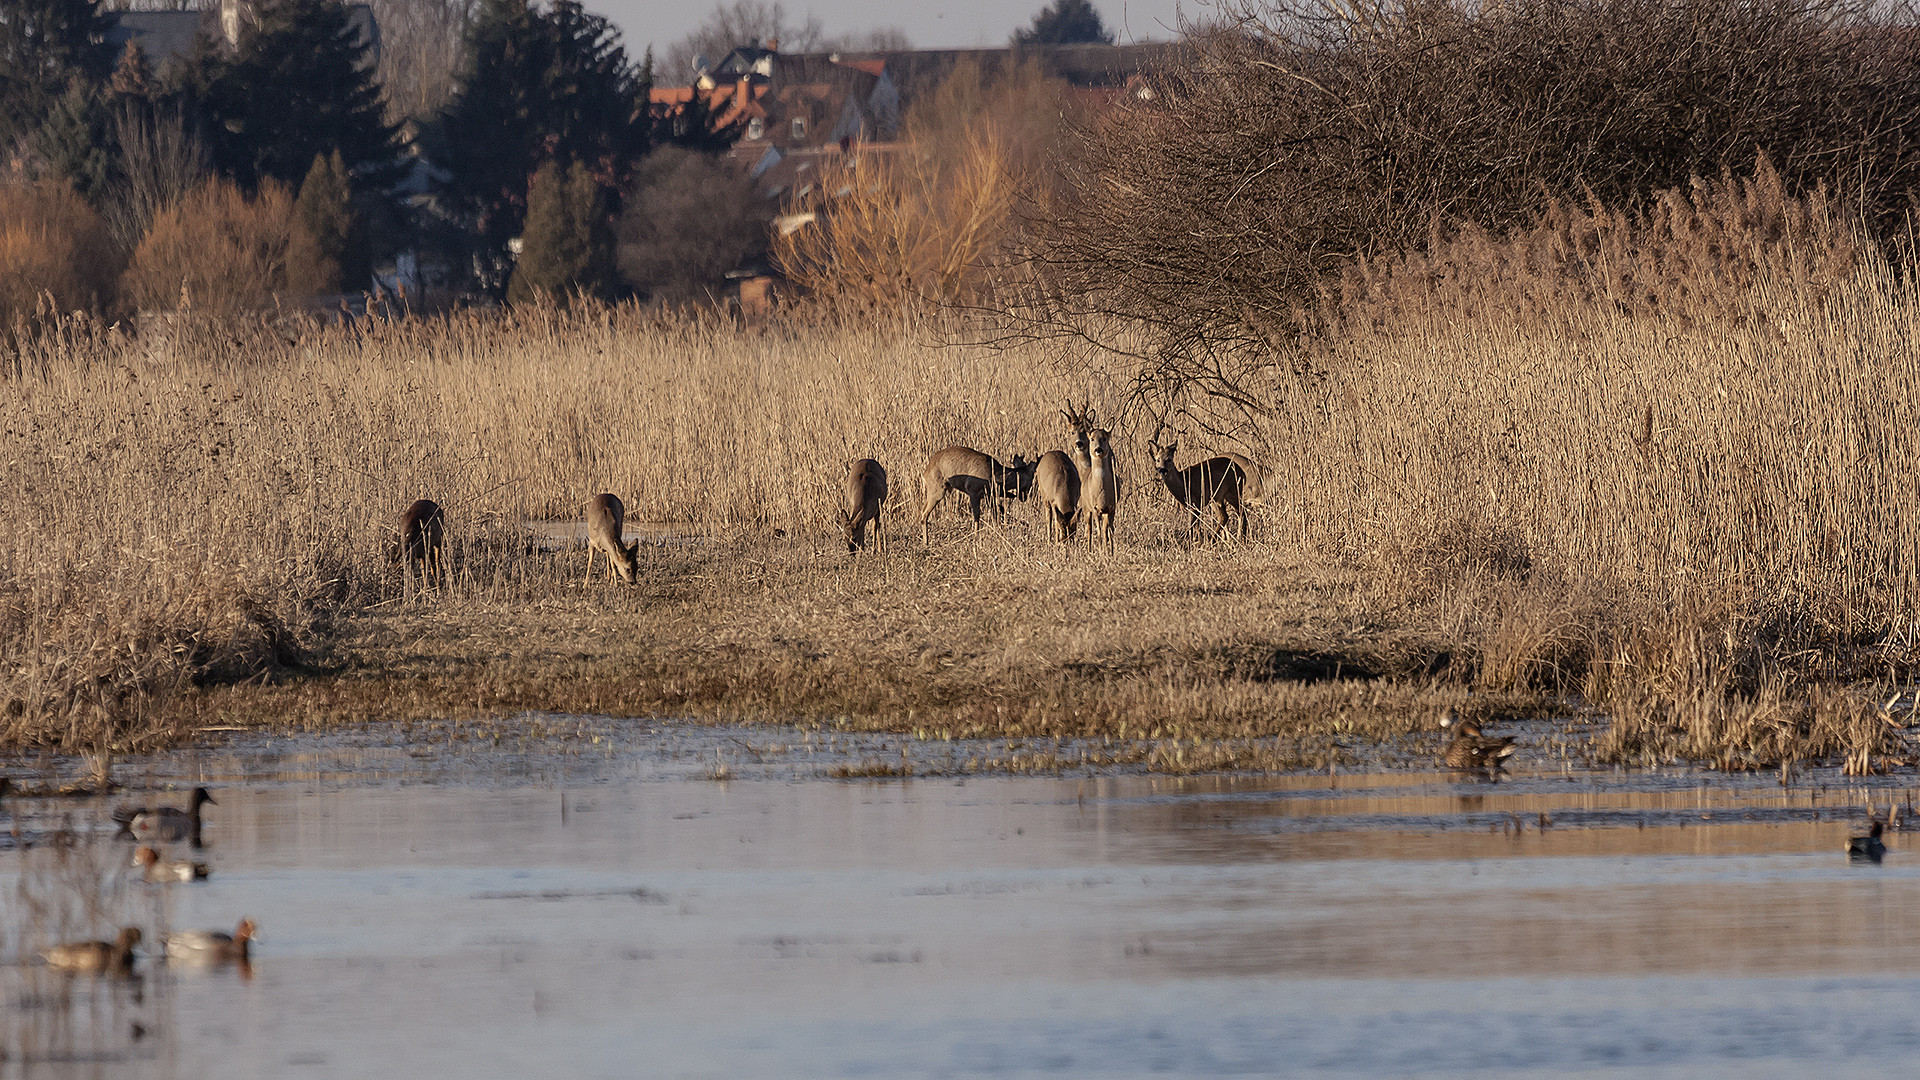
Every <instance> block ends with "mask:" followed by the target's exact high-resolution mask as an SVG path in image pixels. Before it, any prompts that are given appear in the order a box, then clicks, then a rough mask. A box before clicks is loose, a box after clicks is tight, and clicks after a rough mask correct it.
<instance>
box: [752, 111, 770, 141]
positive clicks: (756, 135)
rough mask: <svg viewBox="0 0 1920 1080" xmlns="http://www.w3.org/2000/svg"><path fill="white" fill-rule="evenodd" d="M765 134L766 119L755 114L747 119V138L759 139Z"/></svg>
mask: <svg viewBox="0 0 1920 1080" xmlns="http://www.w3.org/2000/svg"><path fill="white" fill-rule="evenodd" d="M766 134H767V124H766V121H764V120H762V119H760V118H759V117H757V116H756V117H754V118H753V119H751V120H748V121H747V138H749V139H760V138H764V137H766Z"/></svg>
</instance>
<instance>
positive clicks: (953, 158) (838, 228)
mask: <svg viewBox="0 0 1920 1080" xmlns="http://www.w3.org/2000/svg"><path fill="white" fill-rule="evenodd" d="M1064 97H1065V84H1064V83H1062V82H1060V81H1059V80H1056V79H1050V78H1048V77H1047V76H1046V75H1044V74H1043V73H1042V72H1041V70H1040V68H1039V66H1038V65H1037V64H1034V63H1027V64H1024V65H1021V66H1019V67H1017V68H1015V69H1013V70H1012V71H1010V72H1008V73H1006V74H1005V75H1004V76H1001V77H996V78H989V77H988V76H986V75H984V74H983V73H982V72H981V70H980V68H979V66H978V65H976V64H972V63H965V64H961V65H960V66H959V67H958V68H956V69H955V70H954V71H953V72H952V73H951V74H949V75H948V76H947V78H946V79H945V80H944V81H943V82H942V83H941V84H940V85H939V86H938V87H937V88H935V89H934V91H933V92H932V93H930V94H928V95H926V96H925V97H924V98H922V99H921V100H919V101H916V102H915V104H914V106H913V108H912V109H910V110H909V111H908V113H907V116H906V121H905V132H904V137H903V139H902V140H901V142H900V143H899V144H897V145H895V146H892V147H884V148H880V149H874V150H868V151H865V152H862V153H860V154H855V155H851V156H847V157H835V158H828V159H826V160H825V161H824V163H823V164H822V165H821V167H820V170H819V175H818V176H817V177H816V178H814V179H812V180H811V181H810V182H809V183H807V184H805V185H802V186H801V189H799V190H796V191H795V193H794V194H793V195H792V196H791V197H790V198H789V199H788V201H787V205H786V213H785V222H786V225H785V227H783V228H782V229H781V230H779V231H777V232H776V234H775V235H774V237H773V240H772V250H771V254H772V258H773V261H774V262H775V263H776V264H777V265H778V266H779V267H780V269H781V271H782V272H783V273H784V274H786V276H787V277H788V278H789V279H790V280H791V281H792V282H793V283H794V284H795V285H797V286H799V287H800V288H802V289H804V290H806V291H807V292H808V293H810V294H811V295H812V296H813V297H814V298H815V299H816V300H817V301H819V302H821V303H823V304H826V305H829V306H841V307H847V306H851V307H856V308H870V309H876V310H879V311H889V312H890V311H897V310H899V309H900V308H902V307H903V306H905V305H910V304H924V303H932V304H936V305H959V306H963V307H975V306H980V305H984V304H989V303H991V302H993V301H994V299H995V298H996V296H997V295H998V294H999V292H1001V291H1002V290H1003V289H1004V287H1005V285H1006V284H1007V281H1006V274H1007V273H1008V265H1009V263H1010V261H1011V259H1010V256H1011V254H1012V252H1013V245H1014V244H1015V243H1016V241H1017V239H1018V235H1019V233H1018V224H1019V222H1018V219H1017V217H1016V215H1015V213H1014V210H1015V207H1016V206H1017V205H1018V203H1019V202H1020V200H1021V199H1023V198H1031V197H1033V195H1034V193H1035V192H1037V191H1040V190H1044V189H1045V188H1046V187H1047V186H1048V181H1047V177H1048V175H1049V174H1048V170H1047V165H1046V162H1047V159H1048V156H1049V155H1050V154H1051V153H1053V152H1054V151H1055V150H1057V149H1058V145H1059V142H1060V140H1061V138H1062V136H1063V121H1062V110H1063V108H1064V107H1065V104H1064Z"/></svg>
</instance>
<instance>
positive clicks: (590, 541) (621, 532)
mask: <svg viewBox="0 0 1920 1080" xmlns="http://www.w3.org/2000/svg"><path fill="white" fill-rule="evenodd" d="M626 528H627V508H626V506H625V505H623V504H622V503H621V502H620V496H618V495H609V494H606V493H604V492H602V493H601V494H599V495H595V496H594V497H593V498H591V499H588V500H587V576H586V577H585V578H582V579H581V581H582V583H583V584H584V583H586V582H590V581H592V580H593V553H594V552H595V551H596V550H597V551H604V552H606V553H607V577H609V578H611V577H613V575H614V573H615V572H616V571H617V572H618V573H619V574H620V580H621V581H629V582H630V581H632V580H633V579H634V574H635V573H636V572H637V571H638V569H639V553H640V541H638V540H635V541H634V542H633V543H631V544H624V543H621V541H622V540H624V539H625V538H626Z"/></svg>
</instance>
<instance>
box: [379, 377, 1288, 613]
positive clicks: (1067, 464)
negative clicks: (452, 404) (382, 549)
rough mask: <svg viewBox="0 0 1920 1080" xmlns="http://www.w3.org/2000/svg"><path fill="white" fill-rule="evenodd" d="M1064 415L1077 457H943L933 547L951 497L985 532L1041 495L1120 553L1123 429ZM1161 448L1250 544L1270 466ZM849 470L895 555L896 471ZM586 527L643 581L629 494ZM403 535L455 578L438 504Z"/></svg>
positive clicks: (869, 530) (1169, 484)
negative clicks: (892, 501) (888, 524)
mask: <svg viewBox="0 0 1920 1080" xmlns="http://www.w3.org/2000/svg"><path fill="white" fill-rule="evenodd" d="M1062 415H1064V416H1065V417H1066V419H1067V422H1068V423H1069V424H1071V425H1072V426H1073V429H1074V443H1073V450H1072V451H1071V453H1069V452H1068V451H1065V450H1049V451H1047V452H1046V453H1044V454H1041V455H1040V457H1039V458H1038V460H1035V461H1028V460H1027V459H1026V457H1025V456H1024V455H1015V456H1014V458H1013V460H1012V462H1011V463H1009V464H1005V465H1003V464H1001V463H1000V462H999V461H998V460H996V459H994V458H993V457H992V456H991V455H988V454H984V453H982V452H980V451H978V450H975V449H973V448H972V447H969V446H949V447H946V448H945V449H942V450H936V451H934V453H933V455H932V456H931V457H929V458H928V459H927V466H926V468H925V469H924V470H923V471H922V472H921V474H920V494H921V504H920V538H921V542H922V543H923V544H924V543H930V542H931V531H930V526H931V522H932V520H933V514H934V511H936V510H938V509H939V507H940V503H941V502H942V501H944V500H945V498H946V496H947V495H948V494H949V493H954V494H956V495H958V496H959V497H961V498H963V499H965V500H966V502H967V508H968V510H970V511H971V512H972V515H973V522H974V527H975V528H979V527H980V524H981V521H980V503H981V501H982V500H986V499H991V500H992V504H991V505H992V508H993V511H994V515H995V516H996V517H999V516H1001V514H1002V512H1003V511H1002V510H1001V503H1002V501H1003V500H1006V499H1014V500H1019V501H1025V500H1026V499H1028V498H1029V497H1033V498H1035V499H1036V500H1037V501H1038V502H1039V503H1040V506H1041V511H1042V513H1043V514H1044V515H1045V517H1046V522H1047V542H1048V543H1052V542H1053V541H1054V539H1055V538H1056V537H1057V538H1058V539H1059V541H1060V542H1061V543H1062V544H1069V543H1071V542H1072V540H1073V534H1074V530H1075V528H1076V527H1079V526H1084V527H1085V528H1084V533H1085V535H1086V538H1087V544H1088V546H1089V547H1101V546H1104V547H1105V548H1107V549H1108V550H1109V551H1111V550H1112V549H1113V525H1114V516H1115V514H1116V513H1117V512H1118V510H1119V506H1120V494H1121V484H1120V474H1119V470H1118V469H1117V468H1116V467H1115V463H1114V453H1113V430H1112V428H1111V426H1108V427H1104V428H1103V427H1097V426H1095V425H1096V424H1097V422H1098V421H1097V417H1096V416H1095V415H1094V412H1093V410H1092V408H1091V407H1090V406H1089V407H1083V408H1080V409H1074V408H1071V407H1069V408H1068V409H1066V410H1063V413H1062ZM1163 430H1164V429H1163ZM1151 448H1152V451H1153V457H1154V461H1155V464H1156V469H1157V471H1158V473H1159V476H1160V481H1161V483H1162V484H1164V485H1165V486H1166V489H1167V493H1168V494H1170V495H1172V496H1173V499H1174V501H1175V502H1177V503H1179V504H1180V506H1181V507H1182V508H1183V509H1184V510H1185V511H1186V517H1187V532H1188V534H1189V535H1191V533H1192V530H1193V529H1194V528H1195V527H1196V526H1198V525H1200V524H1201V523H1202V521H1203V519H1204V515H1205V514H1206V512H1207V511H1208V510H1209V509H1211V510H1212V513H1213V518H1214V532H1215V533H1216V534H1224V533H1225V532H1226V529H1227V525H1228V519H1229V515H1230V514H1237V515H1239V519H1240V520H1239V536H1240V537H1241V538H1242V539H1244V538H1245V537H1246V536H1247V510H1246V508H1247V507H1249V506H1259V505H1261V504H1262V502H1263V499H1264V495H1265V488H1266V472H1265V470H1264V469H1262V468H1261V467H1260V466H1258V465H1256V464H1255V463H1254V462H1252V461H1250V460H1249V459H1247V458H1246V457H1243V456H1242V455H1239V454H1231V453H1229V454H1222V455H1220V456H1218V457H1211V458H1207V459H1206V460H1204V461H1201V462H1198V463H1196V464H1193V465H1189V466H1187V467H1186V468H1180V467H1178V466H1177V465H1175V464H1174V451H1175V448H1176V447H1175V444H1174V443H1172V442H1168V443H1167V444H1166V445H1164V446H1162V445H1159V443H1158V442H1157V436H1156V441H1155V442H1153V443H1152V444H1151ZM846 473H847V475H846V484H845V486H844V489H843V495H842V498H841V502H840V506H839V508H838V512H837V514H838V518H839V523H840V528H841V531H842V533H843V535H844V537H845V539H846V543H847V551H848V552H849V553H850V554H851V553H858V552H861V551H885V550H886V547H887V541H886V529H885V527H884V525H885V514H886V507H887V496H888V488H887V470H886V469H885V468H883V467H882V466H881V465H880V463H879V462H878V461H875V460H874V459H872V458H859V459H856V460H852V461H849V462H847V463H846ZM964 512H965V511H963V513H964ZM586 525H587V549H586V550H587V573H586V578H585V580H586V581H587V582H591V581H592V580H593V563H594V554H595V553H596V552H605V553H606V557H607V572H606V577H607V578H608V579H611V578H612V577H613V576H614V575H616V574H618V575H619V577H620V580H621V581H623V582H632V581H634V580H636V578H637V577H638V572H639V549H640V542H639V541H638V540H636V541H634V542H632V543H626V542H625V541H626V536H625V532H624V530H625V527H626V507H625V505H624V504H623V503H621V501H620V497H619V496H617V495H614V494H611V493H602V494H599V495H595V496H594V497H593V498H591V499H589V500H587V503H586ZM399 533H400V538H399V543H398V544H397V545H394V546H393V548H392V549H391V550H393V551H394V554H395V559H396V561H399V562H400V563H401V564H402V569H403V570H404V571H406V572H407V574H408V577H409V579H410V578H411V573H412V568H413V567H414V566H415V565H418V566H419V568H420V576H421V580H422V584H423V585H424V584H426V583H427V582H428V581H436V580H439V579H441V578H443V577H445V576H446V574H447V569H446V563H445V558H444V553H443V547H444V541H445V533H446V515H445V513H444V512H443V511H442V510H441V508H440V505H439V504H438V503H436V502H434V501H433V500H431V499H420V500H418V501H416V502H415V503H413V504H412V505H411V506H409V507H407V509H406V511H405V512H404V513H402V514H401V516H400V522H399ZM869 537H870V538H869Z"/></svg>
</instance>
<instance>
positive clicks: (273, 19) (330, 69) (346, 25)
mask: <svg viewBox="0 0 1920 1080" xmlns="http://www.w3.org/2000/svg"><path fill="white" fill-rule="evenodd" d="M257 14H258V18H257V20H256V21H254V22H253V23H251V24H247V25H244V26H243V27H242V30H241V34H240V40H239V43H238V45H237V47H236V48H234V49H233V50H232V52H231V53H230V54H229V53H228V52H227V50H225V49H224V48H222V47H221V46H220V45H219V44H218V43H216V42H213V41H210V40H206V39H203V40H202V43H201V47H200V49H199V50H198V51H197V53H196V55H195V57H194V60H193V62H192V64H191V65H190V67H189V71H188V76H187V78H188V85H189V89H190V92H191V94H192V97H193V99H194V102H195V104H196V105H197V107H198V110H199V112H200V115H201V118H202V120H203V121H204V130H205V131H206V132H207V134H208V136H209V138H210V139H211V140H212V142H213V154H214V163H215V166H216V167H217V168H219V169H221V170H222V171H224V172H226V173H228V174H229V175H231V176H232V177H233V178H234V179H235V180H237V181H239V182H240V183H241V184H242V185H243V186H246V187H249V188H250V187H252V186H254V185H256V184H258V183H259V182H260V181H262V180H269V179H272V180H279V181H281V182H282V183H285V184H287V185H289V186H291V185H293V184H297V183H299V182H300V180H301V178H302V177H304V176H305V175H306V173H307V170H308V168H309V166H310V164H311V163H312V161H313V159H314V157H315V155H325V154H328V153H331V152H332V151H334V150H338V151H340V154H341V158H342V160H344V161H345V162H346V164H347V166H348V167H349V168H350V169H352V170H353V175H354V176H355V178H356V179H357V180H358V181H359V182H360V184H361V185H363V187H365V188H368V189H370V190H374V191H384V190H386V189H387V188H389V187H391V186H392V185H393V183H394V182H395V181H397V180H398V179H399V177H400V175H401V173H402V171H403V164H402V162H401V161H400V144H399V136H398V133H397V129H396V128H395V127H393V126H392V125H390V124H388V123H387V122H386V119H385V116H384V112H385V106H384V104H383V103H382V101H381V97H380V88H379V84H378V83H377V82H376V81H375V78H374V68H373V64H372V58H371V57H370V56H369V55H368V50H369V49H370V47H371V46H370V44H369V43H368V42H366V41H365V40H363V39H362V36H361V33H360V31H359V30H358V29H356V28H355V27H354V26H353V25H352V24H351V22H349V18H348V12H347V8H346V5H345V4H343V3H341V2H340V0H265V2H264V3H262V4H261V5H260V7H259V8H258V9H257Z"/></svg>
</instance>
